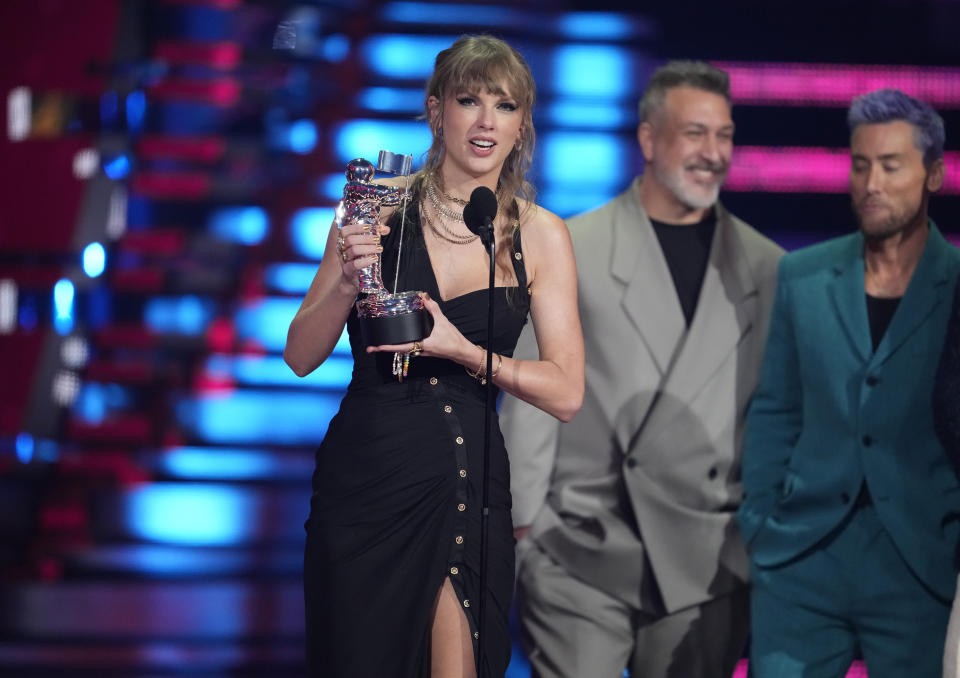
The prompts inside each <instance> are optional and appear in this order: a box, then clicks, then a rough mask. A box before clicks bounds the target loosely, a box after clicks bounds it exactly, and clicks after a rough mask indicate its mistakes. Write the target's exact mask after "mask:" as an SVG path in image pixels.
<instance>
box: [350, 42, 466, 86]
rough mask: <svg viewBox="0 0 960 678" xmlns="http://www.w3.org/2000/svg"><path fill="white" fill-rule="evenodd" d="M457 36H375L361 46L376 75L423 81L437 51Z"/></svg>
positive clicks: (368, 65)
mask: <svg viewBox="0 0 960 678" xmlns="http://www.w3.org/2000/svg"><path fill="white" fill-rule="evenodd" d="M456 39H457V36H455V35H392V34H386V35H377V36H374V37H371V38H369V39H368V40H367V41H366V42H364V43H363V45H362V46H361V52H362V54H363V58H364V61H366V64H367V67H368V68H369V69H370V70H371V71H372V72H373V73H376V74H377V75H383V76H386V77H388V78H400V79H407V80H426V79H427V78H428V77H429V76H430V73H431V72H432V71H433V60H434V57H436V55H437V52H439V51H440V50H443V49H446V48H447V47H449V46H450V45H452V44H453V42H454V40H456Z"/></svg>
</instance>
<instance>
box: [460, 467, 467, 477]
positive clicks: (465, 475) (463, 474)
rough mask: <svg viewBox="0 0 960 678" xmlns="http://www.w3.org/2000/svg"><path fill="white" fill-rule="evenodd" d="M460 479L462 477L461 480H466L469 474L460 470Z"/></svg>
mask: <svg viewBox="0 0 960 678" xmlns="http://www.w3.org/2000/svg"><path fill="white" fill-rule="evenodd" d="M460 477H461V478H466V477H467V472H466V471H464V470H463V469H460Z"/></svg>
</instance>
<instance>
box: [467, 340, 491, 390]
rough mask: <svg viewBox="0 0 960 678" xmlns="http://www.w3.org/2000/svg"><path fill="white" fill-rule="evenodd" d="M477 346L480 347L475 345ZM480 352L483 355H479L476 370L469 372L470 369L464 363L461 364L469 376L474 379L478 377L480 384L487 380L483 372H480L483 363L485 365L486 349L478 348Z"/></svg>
mask: <svg viewBox="0 0 960 678" xmlns="http://www.w3.org/2000/svg"><path fill="white" fill-rule="evenodd" d="M477 348H480V347H479V346H477ZM480 352H481V353H482V354H483V355H481V356H480V364H479V365H477V371H476V372H471V371H470V368H469V367H467V366H466V365H464V366H463V369H464V370H465V371H466V373H467V374H469V375H470V376H471V377H473V378H474V379H479V380H480V383H481V384H485V383H486V382H487V375H486V374H484V373H483V372H481V370H483V368H484V365H485V364H486V362H487V351H486V349H483V348H480ZM481 375H482V376H481Z"/></svg>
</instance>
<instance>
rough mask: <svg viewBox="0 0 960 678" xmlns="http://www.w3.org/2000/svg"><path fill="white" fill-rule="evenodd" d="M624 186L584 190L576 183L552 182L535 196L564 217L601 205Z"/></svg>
mask: <svg viewBox="0 0 960 678" xmlns="http://www.w3.org/2000/svg"><path fill="white" fill-rule="evenodd" d="M624 188H626V185H624V186H613V185H611V186H610V187H609V188H606V189H604V188H597V189H594V190H584V188H583V187H582V186H580V185H578V184H574V185H572V186H567V185H563V184H560V185H556V184H554V185H551V187H550V188H549V189H547V190H545V191H542V192H540V193H538V194H537V198H538V199H539V200H538V201H539V202H542V203H543V205H544V207H546V208H547V209H549V210H550V211H551V212H556V213H557V214H558V215H560V216H561V217H563V218H564V219H566V218H567V217H572V216H573V215H575V214H580V213H581V212H586V211H587V210H591V209H593V208H595V207H596V206H597V205H602V204H603V203H605V202H607V201H608V200H610V199H611V198H613V197H614V196H615V195H617V194H618V193H619V192H620V191H621V190H623V189H624Z"/></svg>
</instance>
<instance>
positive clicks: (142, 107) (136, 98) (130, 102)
mask: <svg viewBox="0 0 960 678" xmlns="http://www.w3.org/2000/svg"><path fill="white" fill-rule="evenodd" d="M146 112H147V96H146V94H144V92H143V90H139V89H135V90H133V91H132V92H130V93H129V94H127V129H128V130H129V131H131V132H139V131H140V130H141V129H142V128H143V121H144V117H145V116H146Z"/></svg>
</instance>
